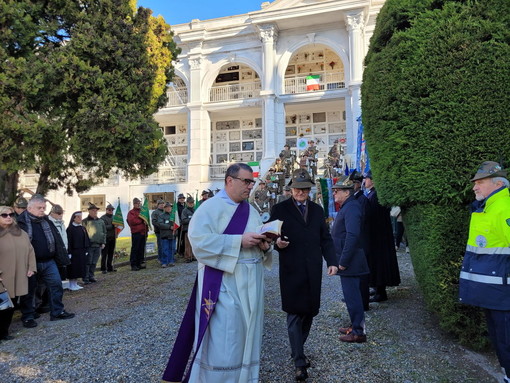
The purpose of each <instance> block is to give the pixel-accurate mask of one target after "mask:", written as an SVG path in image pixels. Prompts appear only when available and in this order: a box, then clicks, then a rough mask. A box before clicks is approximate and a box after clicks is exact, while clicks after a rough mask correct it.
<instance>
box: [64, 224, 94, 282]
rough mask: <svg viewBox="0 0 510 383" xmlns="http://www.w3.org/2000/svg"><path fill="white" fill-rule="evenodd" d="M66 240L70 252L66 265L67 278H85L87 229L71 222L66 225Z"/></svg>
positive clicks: (87, 243)
mask: <svg viewBox="0 0 510 383" xmlns="http://www.w3.org/2000/svg"><path fill="white" fill-rule="evenodd" d="M67 240H68V242H69V254H71V264H70V265H69V266H67V277H68V278H69V279H78V278H85V270H86V265H87V251H88V248H89V247H90V240H89V235H88V234H87V230H85V228H84V227H83V226H81V225H80V226H75V225H73V224H72V223H71V224H70V225H69V226H68V227H67Z"/></svg>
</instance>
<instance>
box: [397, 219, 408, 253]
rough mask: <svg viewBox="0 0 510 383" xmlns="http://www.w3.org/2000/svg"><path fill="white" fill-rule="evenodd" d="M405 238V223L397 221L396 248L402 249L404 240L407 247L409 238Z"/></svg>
mask: <svg viewBox="0 0 510 383" xmlns="http://www.w3.org/2000/svg"><path fill="white" fill-rule="evenodd" d="M403 237H404V223H403V222H400V221H397V224H396V233H395V246H396V247H400V243H401V242H402V239H404V242H405V245H406V246H407V238H403Z"/></svg>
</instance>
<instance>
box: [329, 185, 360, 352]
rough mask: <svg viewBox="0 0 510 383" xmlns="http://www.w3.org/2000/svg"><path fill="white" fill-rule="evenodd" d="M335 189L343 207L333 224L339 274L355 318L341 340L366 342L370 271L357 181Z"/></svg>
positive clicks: (332, 230) (348, 306) (350, 315)
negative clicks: (364, 282)
mask: <svg viewBox="0 0 510 383" xmlns="http://www.w3.org/2000/svg"><path fill="white" fill-rule="evenodd" d="M332 189H333V196H334V198H335V202H336V203H338V204H339V205H340V210H339V211H338V214H337V215H336V217H335V222H334V223H333V227H332V228H331V236H332V237H333V242H334V243H335V248H336V255H337V259H338V269H339V271H338V274H339V275H340V281H341V283H342V291H343V294H344V299H345V304H346V306H347V311H348V312H349V317H350V319H351V326H350V327H349V328H344V329H340V332H341V333H343V334H344V335H341V336H340V340H341V341H342V342H351V343H352V342H356V343H363V342H366V341H367V336H366V335H365V312H364V310H363V299H362V296H361V289H360V287H361V279H362V277H363V276H365V275H367V274H368V264H367V258H366V257H365V252H364V250H363V245H362V243H361V225H362V212H361V206H360V204H359V202H358V200H357V199H356V198H355V197H354V183H353V182H352V180H349V179H348V177H342V178H341V179H339V181H338V182H337V183H336V184H335V185H333V187H332Z"/></svg>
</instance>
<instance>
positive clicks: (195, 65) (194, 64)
mask: <svg viewBox="0 0 510 383" xmlns="http://www.w3.org/2000/svg"><path fill="white" fill-rule="evenodd" d="M201 65H202V59H201V58H200V57H197V58H193V59H189V66H190V68H191V70H196V69H200V66H201Z"/></svg>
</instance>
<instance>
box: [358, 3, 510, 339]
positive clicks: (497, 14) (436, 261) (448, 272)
mask: <svg viewBox="0 0 510 383" xmlns="http://www.w3.org/2000/svg"><path fill="white" fill-rule="evenodd" d="M509 42H510V2H509V1H500V0H483V1H482V0H480V1H475V0H472V1H460V0H459V1H447V0H443V1H441V0H387V1H386V3H385V5H384V6H383V8H382V9H381V12H380V14H379V16H378V19H377V24H376V28H375V30H374V35H373V37H372V40H371V46H370V49H369V52H368V54H367V57H366V70H365V73H364V78H363V85H362V107H363V123H364V125H365V132H366V139H367V148H368V152H369V154H370V157H371V164H372V171H373V174H374V178H375V182H376V187H377V190H378V195H379V198H380V201H381V202H382V203H383V204H387V205H400V206H401V207H402V208H403V211H404V224H405V228H406V231H407V233H408V238H409V241H410V248H411V254H412V259H413V265H414V267H415V273H416V277H417V280H418V282H419V283H420V286H421V288H422V290H423V293H424V296H425V299H426V301H427V303H428V306H429V307H430V308H431V309H432V310H434V311H435V312H437V314H438V315H439V318H440V323H441V324H442V326H443V327H444V328H446V329H448V330H449V331H451V332H452V333H453V334H455V335H456V336H458V337H459V338H460V340H461V341H462V342H463V343H466V344H467V343H468V342H469V344H473V339H474V338H476V339H477V340H476V341H475V342H476V344H478V345H481V344H483V343H484V340H483V339H482V338H481V337H479V334H481V333H482V332H481V331H480V327H481V326H482V324H483V320H482V317H481V315H480V313H479V311H478V310H477V309H474V308H470V307H466V306H461V305H459V304H457V303H456V302H457V284H458V275H459V271H460V263H461V261H462V256H463V250H464V247H465V244H466V239H467V232H468V222H469V210H468V209H467V206H468V204H469V202H470V201H471V200H472V198H473V194H472V193H471V185H470V182H469V179H470V178H471V177H472V175H473V174H474V172H475V170H476V168H477V166H478V165H479V164H480V163H481V162H482V161H484V160H493V161H499V162H505V161H506V160H509V159H510V139H509V138H510V134H509V132H510V122H509V121H510V109H509V108H508V105H510V92H509V91H508V84H509V83H510V47H509ZM470 331H471V332H470ZM473 337H474V338H473Z"/></svg>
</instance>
